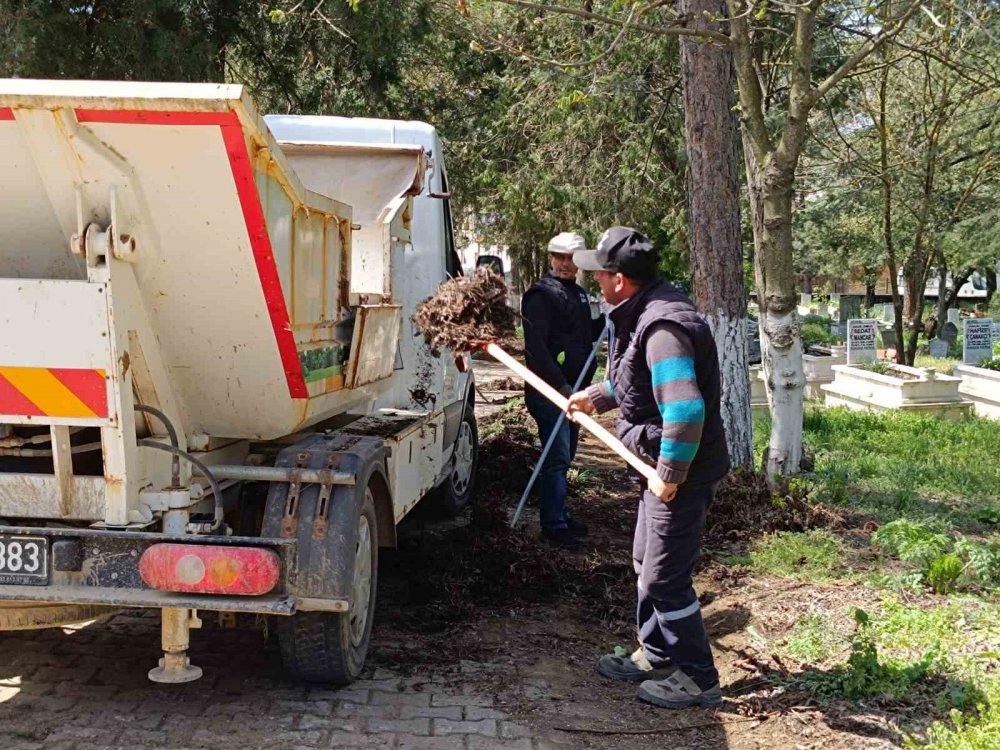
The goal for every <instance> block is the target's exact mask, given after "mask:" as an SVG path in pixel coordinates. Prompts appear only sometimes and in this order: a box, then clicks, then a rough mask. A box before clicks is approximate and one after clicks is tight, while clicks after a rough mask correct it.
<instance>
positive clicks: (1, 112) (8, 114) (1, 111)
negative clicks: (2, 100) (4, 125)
mask: <svg viewBox="0 0 1000 750" xmlns="http://www.w3.org/2000/svg"><path fill="white" fill-rule="evenodd" d="M13 119H14V110H12V109H11V108H10V107H0V120H13Z"/></svg>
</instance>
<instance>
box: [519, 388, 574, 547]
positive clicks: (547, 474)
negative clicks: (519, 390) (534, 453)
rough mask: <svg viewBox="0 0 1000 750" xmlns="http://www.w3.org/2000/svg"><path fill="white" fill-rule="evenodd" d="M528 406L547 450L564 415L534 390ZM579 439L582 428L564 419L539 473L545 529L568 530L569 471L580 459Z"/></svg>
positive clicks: (539, 490)
mask: <svg viewBox="0 0 1000 750" xmlns="http://www.w3.org/2000/svg"><path fill="white" fill-rule="evenodd" d="M524 404H525V406H527V407H528V412H529V413H530V414H531V416H532V417H534V418H535V421H536V422H537V423H538V437H539V438H540V439H541V441H542V447H543V448H544V447H545V443H547V442H548V439H549V435H551V434H552V431H553V430H554V429H555V426H556V422H558V420H559V415H560V414H562V412H561V411H559V408H558V407H557V406H556V405H555V404H553V403H552V402H551V401H549V400H548V399H546V398H543V397H542V396H539V395H538V394H537V393H534V392H532V391H528V392H527V393H525V395H524ZM579 437H580V428H579V427H578V426H577V425H575V424H573V423H572V422H570V421H569V420H568V419H563V421H562V424H561V425H559V432H558V433H557V436H556V439H555V441H554V442H553V443H552V447H551V448H550V449H549V454H548V455H547V456H546V457H545V463H543V464H542V470H541V471H540V472H539V474H538V496H539V501H538V506H539V509H540V516H541V522H542V528H543V529H565V528H566V471H567V470H568V469H569V465H570V463H571V462H572V461H573V458H574V456H576V445H577V441H578V440H579Z"/></svg>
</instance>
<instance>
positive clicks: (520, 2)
mask: <svg viewBox="0 0 1000 750" xmlns="http://www.w3.org/2000/svg"><path fill="white" fill-rule="evenodd" d="M493 2H495V3H502V4H504V5H511V6H514V7H515V8H526V9H528V10H534V11H541V12H543V13H562V14H564V15H567V16H576V17H577V18H584V19H587V20H588V21H597V22H599V23H604V24H608V25H610V26H624V25H626V23H627V22H626V21H622V20H620V19H618V18H614V17H612V16H605V15H603V14H601V13H592V12H591V11H588V10H579V9H577V8H567V7H565V6H562V5H546V4H543V3H531V2H527V0H493ZM660 5H661V3H658V2H654V3H651V4H650V5H648V6H646V7H645V8H642V9H640V11H639V13H638V15H637V18H641V17H642V15H643V14H644V13H647V12H648V11H650V10H652V9H655V8H657V7H659V6H660ZM629 27H630V28H632V29H634V30H635V31H643V32H646V33H648V34H662V35H664V36H693V37H696V38H698V39H704V40H708V39H711V40H713V41H716V42H720V43H722V44H728V43H729V37H727V36H726V35H725V34H720V33H719V32H717V31H709V30H707V29H701V30H695V29H687V28H684V27H683V26H650V25H648V24H644V23H633V24H629Z"/></svg>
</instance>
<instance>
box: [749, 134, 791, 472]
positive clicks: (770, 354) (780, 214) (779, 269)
mask: <svg viewBox="0 0 1000 750" xmlns="http://www.w3.org/2000/svg"><path fill="white" fill-rule="evenodd" d="M743 154H744V158H745V160H746V168H747V186H748V188H749V194H750V214H751V218H752V221H753V235H754V274H755V277H756V282H757V302H758V304H759V305H760V334H761V337H760V342H761V359H762V364H763V365H764V374H765V383H766V386H767V398H768V401H769V403H770V407H771V437H770V441H769V443H768V448H767V465H766V466H765V471H766V473H767V476H768V480H769V483H770V484H771V485H772V487H774V486H775V485H776V484H778V483H779V482H780V479H781V478H782V477H787V476H791V475H794V474H797V473H798V472H799V469H800V466H801V463H802V406H803V404H802V398H803V391H804V389H805V384H806V378H805V372H804V371H803V367H802V336H801V333H800V325H799V315H798V308H797V305H796V298H795V272H794V270H793V267H792V180H793V173H794V170H791V171H789V170H782V169H779V168H777V167H776V166H775V165H774V158H775V155H774V154H773V153H772V154H769V155H768V162H767V163H766V164H764V165H760V164H758V163H757V160H756V157H755V155H754V151H753V149H752V148H751V147H750V144H748V143H746V142H745V141H744V149H743Z"/></svg>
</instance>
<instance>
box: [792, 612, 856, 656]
mask: <svg viewBox="0 0 1000 750" xmlns="http://www.w3.org/2000/svg"><path fill="white" fill-rule="evenodd" d="M846 645H847V639H846V638H845V637H844V636H843V635H842V634H841V633H838V632H837V631H836V630H835V629H833V628H831V627H830V623H829V622H828V620H827V618H826V617H824V616H823V615H821V614H818V613H813V614H809V615H805V616H804V617H802V618H801V619H800V620H799V621H798V622H797V623H795V625H794V627H793V628H792V629H791V631H790V632H789V633H788V636H787V638H786V639H785V651H786V652H787V653H788V654H789V655H790V656H793V657H795V658H796V659H798V660H799V661H804V662H810V663H812V664H822V663H823V662H826V661H829V660H830V659H831V657H833V656H834V655H836V654H837V653H838V652H839V651H841V650H842V649H843V648H844V647H845V646H846Z"/></svg>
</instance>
